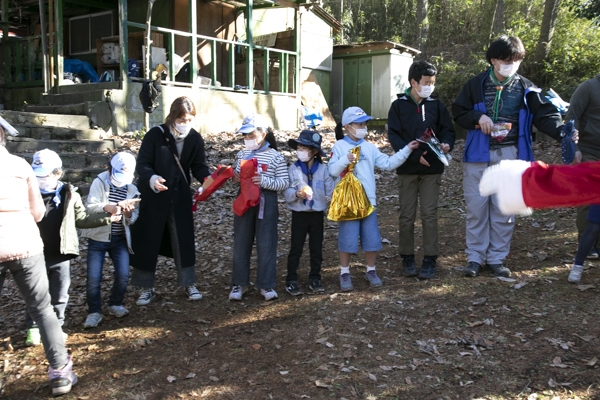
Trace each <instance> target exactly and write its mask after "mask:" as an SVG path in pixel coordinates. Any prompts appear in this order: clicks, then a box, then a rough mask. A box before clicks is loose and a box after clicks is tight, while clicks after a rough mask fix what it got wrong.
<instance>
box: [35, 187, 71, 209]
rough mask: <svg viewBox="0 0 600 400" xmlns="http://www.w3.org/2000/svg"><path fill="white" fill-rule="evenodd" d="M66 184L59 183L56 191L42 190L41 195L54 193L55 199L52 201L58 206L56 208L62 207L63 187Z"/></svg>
mask: <svg viewBox="0 0 600 400" xmlns="http://www.w3.org/2000/svg"><path fill="white" fill-rule="evenodd" d="M64 185H65V184H64V183H63V182H61V181H58V184H57V185H56V189H54V190H48V191H45V190H42V189H40V193H41V194H50V193H54V197H52V201H54V204H55V205H56V207H58V206H59V205H60V202H61V198H60V191H61V190H62V188H63V186H64Z"/></svg>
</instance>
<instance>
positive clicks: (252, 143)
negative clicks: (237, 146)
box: [244, 139, 260, 150]
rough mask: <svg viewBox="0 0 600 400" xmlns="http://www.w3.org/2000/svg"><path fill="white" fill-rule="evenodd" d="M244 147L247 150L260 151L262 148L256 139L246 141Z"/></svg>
mask: <svg viewBox="0 0 600 400" xmlns="http://www.w3.org/2000/svg"><path fill="white" fill-rule="evenodd" d="M244 145H245V146H246V150H258V149H259V147H260V146H259V144H258V143H257V142H256V139H244Z"/></svg>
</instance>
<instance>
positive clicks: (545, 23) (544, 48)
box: [534, 0, 560, 66]
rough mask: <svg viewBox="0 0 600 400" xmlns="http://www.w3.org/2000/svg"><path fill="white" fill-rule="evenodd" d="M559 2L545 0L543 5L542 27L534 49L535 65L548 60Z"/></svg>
mask: <svg viewBox="0 0 600 400" xmlns="http://www.w3.org/2000/svg"><path fill="white" fill-rule="evenodd" d="M559 5H560V0H546V1H545V3H544V17H543V19H542V27H541V29H540V38H539V40H538V43H537V46H536V47H535V56H534V61H535V64H536V65H538V66H539V65H541V63H542V62H543V61H545V60H547V59H548V56H549V55H550V47H551V45H552V36H554V27H555V25H556V17H557V15H558V6H559Z"/></svg>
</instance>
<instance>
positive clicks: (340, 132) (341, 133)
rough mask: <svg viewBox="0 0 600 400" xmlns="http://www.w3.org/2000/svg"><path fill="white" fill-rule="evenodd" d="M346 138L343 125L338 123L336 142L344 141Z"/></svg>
mask: <svg viewBox="0 0 600 400" xmlns="http://www.w3.org/2000/svg"><path fill="white" fill-rule="evenodd" d="M343 138H344V130H343V129H342V123H341V122H338V124H337V125H336V126H335V140H342V139H343Z"/></svg>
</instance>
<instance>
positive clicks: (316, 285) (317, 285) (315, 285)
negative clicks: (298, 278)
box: [308, 279, 325, 292]
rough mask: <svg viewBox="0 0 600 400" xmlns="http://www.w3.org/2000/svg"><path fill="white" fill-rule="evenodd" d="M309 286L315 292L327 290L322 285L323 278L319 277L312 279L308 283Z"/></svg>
mask: <svg viewBox="0 0 600 400" xmlns="http://www.w3.org/2000/svg"><path fill="white" fill-rule="evenodd" d="M308 287H309V288H310V290H312V291H313V292H324V291H325V288H324V287H323V285H321V280H319V279H313V280H312V281H310V285H308Z"/></svg>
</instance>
